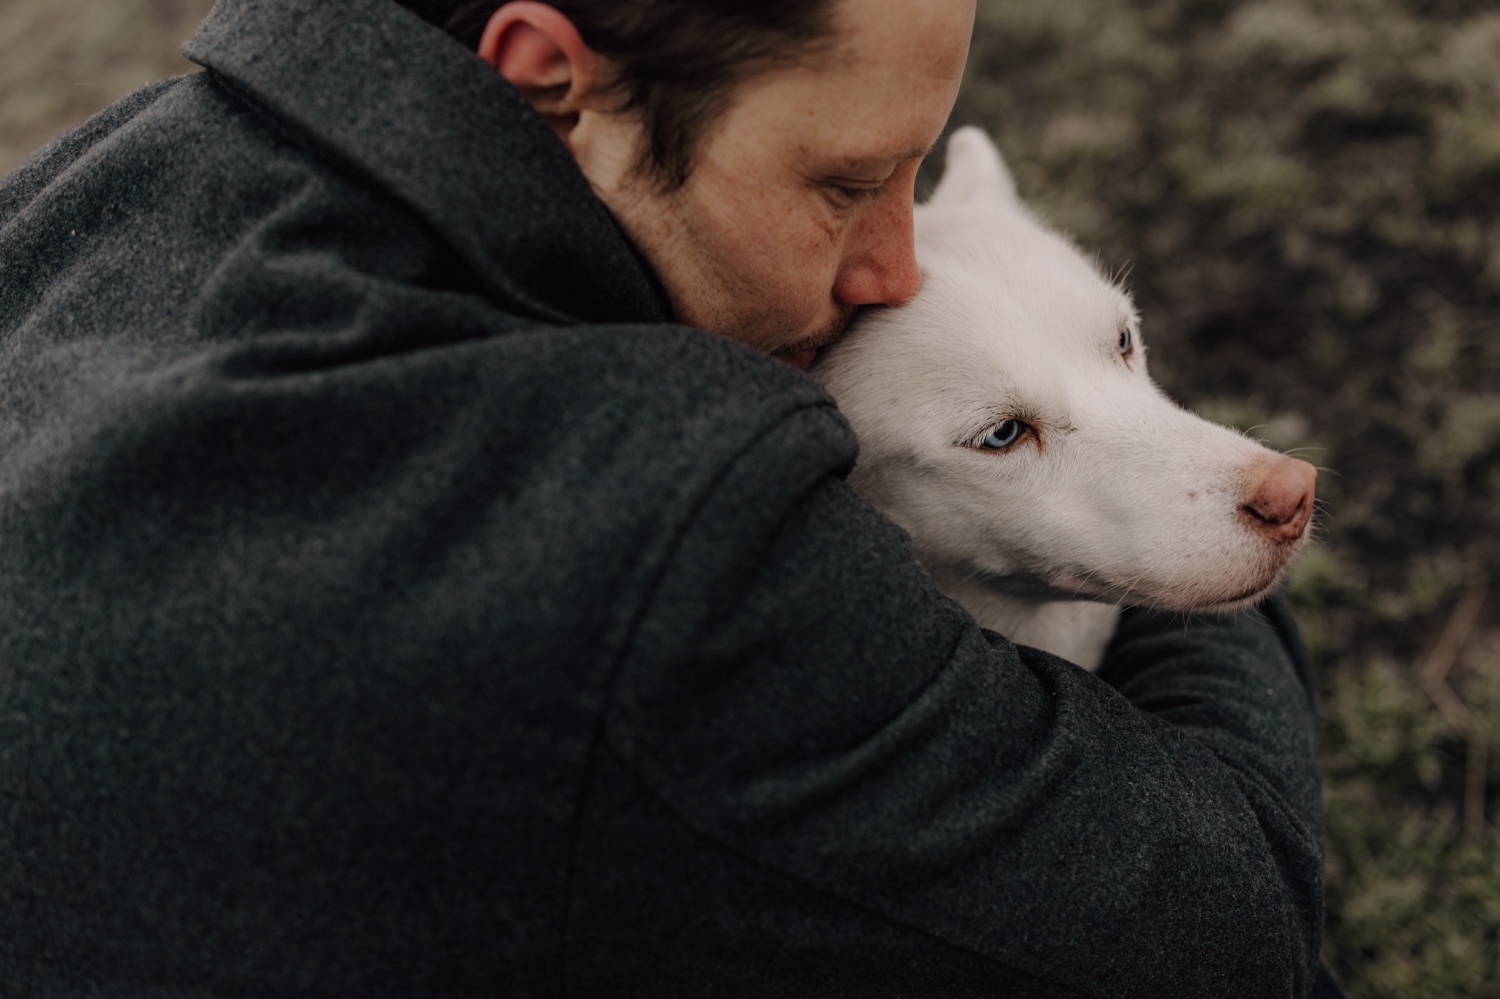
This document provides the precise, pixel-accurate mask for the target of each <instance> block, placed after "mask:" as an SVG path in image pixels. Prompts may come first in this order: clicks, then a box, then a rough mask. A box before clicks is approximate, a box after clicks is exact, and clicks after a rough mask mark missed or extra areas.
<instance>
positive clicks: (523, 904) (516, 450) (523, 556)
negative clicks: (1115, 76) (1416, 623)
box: [0, 0, 1322, 999]
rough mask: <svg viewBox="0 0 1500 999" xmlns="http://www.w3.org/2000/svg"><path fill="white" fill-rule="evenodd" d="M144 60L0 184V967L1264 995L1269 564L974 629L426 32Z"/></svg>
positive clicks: (245, 14) (286, 34)
mask: <svg viewBox="0 0 1500 999" xmlns="http://www.w3.org/2000/svg"><path fill="white" fill-rule="evenodd" d="M187 51H188V52H189V53H190V54H191V56H192V57H193V58H194V59H195V60H197V61H198V62H200V63H202V64H203V65H205V66H207V67H208V72H206V73H201V74H197V75H193V76H189V77H184V78H180V79H176V80H169V81H166V82H164V83H160V84H156V85H152V86H149V87H147V88H145V89H144V90H142V91H140V92H138V93H136V94H135V95H133V96H131V97H129V98H127V99H125V100H124V101H122V102H121V103H119V104H117V105H116V106H114V107H112V108H111V109H109V110H108V111H106V112H104V113H103V114H102V115H100V116H99V117H97V118H95V119H94V120H93V121H91V122H89V123H88V124H87V125H85V126H83V127H82V128H81V129H79V130H78V131H76V132H73V133H72V134H70V135H68V136H66V137H64V138H63V139H62V140H60V141H59V142H57V143H55V144H53V145H51V146H49V147H48V148H46V149H44V150H43V151H42V152H40V153H39V154H38V155H37V156H36V157H35V158H33V159H32V160H31V161H30V162H28V163H27V164H26V165H24V166H23V167H21V168H20V169H19V170H18V171H17V172H16V173H14V174H12V175H11V176H10V177H9V178H7V179H6V180H5V181H4V184H3V186H0V994H3V995H4V996H7V997H33V996H36V997H41V996H47V997H84V996H91V997H92V996H109V997H115V996H118V997H141V999H144V997H148V996H149V997H161V999H166V997H171V999H179V997H194V999H201V997H240V996H243V997H261V996H265V997H273V996H274V997H293V996H297V997H304V996H306V997H312V996H357V997H384V996H392V997H394V996H400V997H435V996H563V995H568V996H650V997H669V996H754V997H815V996H851V997H878V996H937V997H958V996H1096V997H1104V996H1122V997H1123V996H1132V997H1142V999H1166V997H1171V999H1187V997H1232V999H1250V997H1261V996H1264V997H1287V996H1304V995H1307V994H1308V992H1309V990H1310V989H1312V987H1313V986H1312V978H1313V975H1314V969H1315V967H1316V955H1317V953H1318V947H1319V932H1320V923H1321V918H1322V911H1321V896H1322V884H1321V866H1322V853H1321V829H1320V821H1321V820H1320V812H1319V807H1320V806H1319V787H1318V779H1317V765H1316V745H1315V712H1314V706H1313V695H1312V692H1311V687H1310V681H1309V678H1308V673H1307V669H1306V665H1305V663H1304V661H1303V658H1302V657H1301V655H1300V653H1299V652H1298V651H1297V646H1296V639H1295V631H1294V629H1293V627H1292V626H1291V625H1290V623H1289V621H1288V619H1287V618H1286V617H1285V611H1284V610H1283V609H1282V608H1281V607H1280V605H1277V604H1273V605H1271V606H1270V608H1269V610H1268V611H1267V612H1266V613H1265V614H1259V613H1257V614H1252V615H1247V616H1242V617H1238V618H1232V619H1212V620H1198V621H1195V622H1190V623H1183V622H1181V621H1175V622H1174V621H1170V620H1166V619H1163V618H1155V617H1150V616H1145V615H1135V616H1131V617H1129V618H1127V621H1126V624H1125V626H1124V628H1123V631H1122V633H1121V636H1120V638H1119V639H1118V640H1117V642H1116V644H1115V646H1114V648H1113V651H1112V654H1111V659H1110V662H1109V664H1108V666H1107V668H1106V670H1105V672H1104V673H1103V675H1102V676H1099V677H1095V676H1091V675H1089V674H1086V673H1084V672H1083V671H1081V670H1079V669H1077V668H1075V667H1073V666H1071V665H1069V664H1066V663H1064V662H1062V661H1060V660H1057V659H1054V658H1052V657H1049V656H1047V655H1044V654H1041V653H1038V652H1034V651H1030V650H1027V649H1018V648H1016V647H1014V646H1013V645H1011V644H1010V643H1008V642H1007V641H1005V640H1004V639H1002V638H1000V637H998V636H996V635H994V634H992V633H988V632H984V631H981V630H980V629H979V628H977V627H975V625H974V624H973V622H972V621H971V620H970V619H969V618H968V617H967V616H966V615H965V614H964V612H963V611H962V610H961V609H959V608H958V607H957V606H955V605H954V604H953V603H951V602H949V601H948V600H947V599H945V598H944V597H943V596H942V594H941V593H939V592H938V591H937V590H936V589H935V588H934V586H933V583H932V581H931V580H930V579H929V578H928V576H927V575H925V574H924V573H923V571H922V570H921V569H920V568H919V567H918V566H917V564H916V563H915V562H914V561H913V560H912V556H911V554H910V551H909V548H908V544H907V539H906V538H905V537H904V535H903V534H902V532H901V531H900V530H898V529H897V528H895V527H893V526H892V525H891V524H889V523H888V522H886V521H884V520H883V519H882V518H881V517H880V516H878V515H877V514H876V513H874V512H873V511H872V510H871V509H870V508H869V507H868V506H867V505H866V504H865V503H863V502H862V501H861V500H860V499H859V498H858V497H857V496H855V495H854V494H853V493H852V492H851V491H850V490H849V488H848V487H847V486H846V485H845V484H844V482H843V481H842V479H841V474H842V473H843V472H844V471H845V470H847V469H848V468H849V467H850V465H851V463H852V462H853V461H854V460H855V442H854V440H853V439H852V437H851V435H850V432H849V429H848V427H847V426H846V425H845V423H844V422H843V420H842V419H841V418H840V416H839V414H838V412H837V411H836V410H835V409H834V407H833V406H832V405H831V404H830V402H829V400H828V399H827V398H826V397H825V395H824V394H823V393H822V391H821V390H820V389H819V388H818V387H817V386H816V385H815V384H814V383H813V382H812V381H811V380H810V379H808V378H807V377H805V376H804V375H803V374H801V373H800V372H797V371H795V370H793V369H791V368H789V367H787V366H785V365H783V364H780V363H777V362H775V361H772V360H769V359H767V358H764V357H762V356H759V355H757V354H755V353H753V352H752V351H750V350H748V349H745V348H743V347H741V346H739V345H737V344H735V343H732V342H730V341H728V340H726V339H723V338H720V337H716V336H713V335H709V334H706V333H701V332H697V331H693V330H688V329H683V328H681V327H678V326H674V325H671V324H670V323H669V322H668V318H669V317H668V313H667V307H666V305H665V303H664V302H663V300H662V297H661V295H660V292H659V290H658V288H657V286H656V284H655V282H654V279H653V278H652V276H651V275H650V274H649V272H648V271H647V270H646V269H645V267H644V266H643V264H642V262H641V260H640V259H638V258H637V256H636V255H635V254H634V252H633V251H632V249H631V248H630V246H629V245H628V244H627V242H626V241H625V239H624V238H623V237H622V235H621V233H620V232H619V230H618V229H617V228H616V227H615V226H614V224H613V222H612V220H611V219H610V217H609V215H608V214H607V212H606V211H605V210H604V209H603V207H602V206H601V205H600V204H599V203H598V202H597V201H596V200H595V199H594V197H593V196H592V194H591V192H590V190H589V188H588V186H587V184H586V183H585V181H584V180H583V179H582V177H581V176H580V174H579V173H578V171H577V169H576V168H575V167H574V165H573V163H572V161H571V159H570V158H569V157H568V155H567V153H566V150H564V149H563V148H562V146H561V144H560V143H558V142H557V140H556V139H555V137H554V136H553V135H552V133H551V132H550V131H549V130H548V129H547V128H546V126H545V125H544V124H542V123H541V121H540V120H539V119H537V118H535V117H534V116H533V115H532V113H531V112H530V111H529V109H528V108H527V107H526V106H525V104H524V103H523V102H522V101H521V100H520V99H519V98H518V96H517V95H516V93H515V92H514V91H513V90H511V89H510V88H509V87H508V85H506V84H505V83H504V82H503V81H502V80H501V79H500V78H499V77H498V76H497V75H496V74H495V73H494V72H493V71H492V70H490V69H489V68H488V67H486V66H485V65H484V64H482V63H481V62H480V61H479V60H478V59H477V58H475V57H474V56H473V55H472V54H470V53H468V52H466V51H464V50H463V49H462V48H461V47H460V46H459V45H458V44H456V43H455V42H453V41H451V40H450V39H448V38H447V37H446V36H444V35H443V34H441V33H440V32H438V31H437V30H436V29H433V28H431V27H429V26H427V25H426V24H424V23H422V22H421V21H419V20H417V19H416V18H414V17H413V16H412V15H411V14H409V13H408V12H406V11H405V10H403V9H401V8H399V7H397V6H396V5H395V4H392V3H389V2H388V0H340V2H339V3H338V4H331V3H327V2H325V0H224V2H222V3H221V4H220V6H219V8H218V9H217V10H216V11H215V13H214V14H213V15H212V16H211V17H210V19H209V20H208V21H207V22H206V23H205V25H204V27H203V28H202V29H201V31H200V32H199V34H198V35H197V36H196V37H195V38H194V39H193V41H192V42H191V43H190V44H189V46H188V49H187Z"/></svg>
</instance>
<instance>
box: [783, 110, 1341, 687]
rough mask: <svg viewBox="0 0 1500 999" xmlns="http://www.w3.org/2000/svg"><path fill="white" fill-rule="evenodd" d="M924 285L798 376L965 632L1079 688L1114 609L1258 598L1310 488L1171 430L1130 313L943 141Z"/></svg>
mask: <svg viewBox="0 0 1500 999" xmlns="http://www.w3.org/2000/svg"><path fill="white" fill-rule="evenodd" d="M916 230H917V258H918V261H919V263H920V264H921V267H922V271H923V275H924V280H923V287H922V291H921V293H920V294H919V295H918V296H917V297H916V299H914V300H913V301H912V302H911V303H910V304H909V305H906V306H903V307H901V308H898V309H888V310H882V311H880V312H876V313H873V314H872V315H871V316H870V317H869V318H868V319H866V320H864V321H863V322H862V323H861V324H860V325H859V326H858V327H857V328H856V329H855V330H854V331H852V332H851V333H850V334H849V335H848V336H847V337H845V338H844V339H843V340H842V341H840V342H839V343H838V344H837V345H836V346H834V347H832V348H830V349H829V350H826V351H824V353H823V356H821V357H820V358H819V359H818V361H817V363H816V365H815V366H814V367H813V368H812V369H811V371H812V374H813V375H814V376H816V377H817V378H819V379H820V380H821V381H822V382H823V383H824V384H825V385H826V386H827V387H828V389H829V391H830V392H832V394H833V396H834V397H835V398H836V399H837V400H838V403H839V407H840V409H842V410H843V412H844V414H845V415H846V416H847V417H848V419H849V421H850V422H851V423H852V424H853V426H854V430H855V433H856V434H857V435H858V436H859V441H860V459H859V464H858V467H856V468H855V470H854V472H853V474H852V475H851V477H850V482H851V483H852V484H853V485H854V487H855V488H856V489H858V490H859V491H860V492H862V493H863V494H864V495H865V496H866V497H867V498H868V499H869V500H870V501H871V502H872V503H874V504H875V505H876V506H877V507H878V508H880V509H881V510H882V511H883V512H884V513H885V514H886V515H887V516H889V517H890V518H891V519H893V520H894V521H896V523H898V524H900V525H901V526H902V527H904V528H905V529H906V530H907V531H908V532H909V533H910V534H911V536H912V541H913V545H914V547H915V551H916V554H917V557H918V558H919V559H920V560H921V561H922V562H923V564H925V565H926V566H927V568H928V569H929V570H930V571H931V572H932V573H933V574H934V576H935V577H936V578H937V580H938V582H939V584H940V585H941V586H942V587H943V588H944V590H946V591H947V593H948V594H949V595H950V596H952V597H953V598H954V599H956V600H958V601H959V602H960V603H962V604H963V605H964V606H965V607H966V608H967V609H968V610H969V612H970V613H971V614H973V615H974V617H975V619H976V620H977V621H978V622H979V623H980V624H981V625H983V626H985V627H987V628H991V629H993V630H995V631H998V632H1000V633H1001V634H1003V635H1005V636H1006V637H1008V638H1010V639H1011V640H1012V641H1015V642H1018V643H1021V644H1025V645H1032V646H1036V647H1039V648H1042V649H1046V650H1047V651H1049V652H1054V653H1056V654H1058V655H1061V656H1063V657H1065V658H1068V659H1071V660H1072V661H1074V662H1076V663H1078V664H1080V665H1082V666H1084V667H1085V668H1089V669H1093V668H1097V666H1098V664H1099V660H1100V658H1101V656H1102V655H1103V652H1104V647H1105V645H1106V644H1107V643H1108V641H1109V637H1110V635H1111V634H1112V632H1113V630H1114V625H1115V618H1116V614H1117V612H1118V605H1119V604H1122V603H1128V604H1138V605H1149V606H1154V607H1161V608H1168V609H1173V610H1197V611H1223V610H1230V609H1234V608H1239V607H1244V606H1247V605H1249V604H1251V603H1254V602H1255V601H1256V600H1257V599H1258V598H1260V597H1261V596H1263V595H1265V594H1266V593H1267V592H1268V591H1269V590H1270V589H1271V588H1272V587H1274V586H1275V585H1276V583H1277V582H1278V580H1279V579H1280V578H1281V576H1282V573H1283V570H1284V569H1285V568H1286V566H1287V563H1288V562H1289V560H1290V559H1291V557H1292V555H1293V554H1294V553H1295V552H1296V551H1297V549H1298V548H1299V547H1300V545H1301V544H1302V541H1303V539H1304V535H1305V532H1306V528H1307V524H1308V520H1309V518H1310V516H1311V514H1312V507H1313V487H1314V484H1315V482H1316V479H1317V472H1316V471H1315V470H1314V469H1313V467H1312V466H1311V465H1309V464H1307V463H1306V462H1303V461H1298V460H1297V459H1295V458H1289V457H1287V456H1285V455H1282V454H1278V453H1276V452H1274V451H1270V450H1267V449H1266V448H1264V447H1261V446H1260V445H1259V444H1256V443H1254V442H1253V441H1250V440H1248V439H1246V438H1245V437H1244V436H1242V435H1240V434H1238V433H1236V432H1234V431H1231V430H1228V429H1226V428H1224V427H1220V426H1217V425H1215V424H1212V423H1209V422H1208V421H1206V420H1203V419H1201V418H1199V417H1197V416H1194V415H1193V414H1191V413H1188V412H1187V411H1185V410H1183V409H1181V408H1179V407H1178V406H1176V405H1175V404H1174V403H1172V402H1171V401H1170V400H1168V399H1167V397H1166V396H1165V395H1163V394H1162V392H1161V390H1160V389H1158V388H1157V387H1156V385H1155V384H1153V383H1152V381H1151V379H1150V378H1149V377H1148V376H1147V374H1146V352H1145V348H1144V346H1143V344H1142V343H1141V334H1140V320H1139V317H1138V316H1137V314H1136V310H1135V307H1134V304H1133V303H1132V301H1131V298H1130V296H1129V295H1128V294H1126V292H1125V291H1124V290H1122V289H1121V288H1120V287H1119V286H1118V285H1116V284H1114V283H1113V282H1111V281H1110V280H1108V279H1106V278H1105V277H1104V276H1103V275H1102V274H1101V273H1100V272H1099V269H1098V268H1097V267H1096V266H1094V265H1093V264H1092V263H1090V261H1088V260H1087V259H1085V258H1084V256H1083V255H1082V254H1081V253H1080V252H1079V251H1078V249H1077V248H1076V247H1075V246H1073V244H1072V243H1070V242H1069V241H1068V240H1067V239H1065V238H1063V237H1062V236H1060V235H1058V234H1057V233H1056V232H1054V231H1052V230H1050V229H1048V228H1047V227H1046V226H1045V225H1043V224H1042V223H1041V222H1040V221H1039V220H1038V219H1037V218H1036V216H1034V215H1033V214H1032V213H1031V212H1030V211H1028V210H1027V209H1026V207H1025V206H1024V205H1022V204H1021V202H1020V200H1019V199H1018V197H1017V195H1016V189H1015V184H1014V183H1013V181H1012V180H1011V177H1010V173H1009V171H1008V170H1007V169H1006V167H1005V164H1004V162H1003V161H1002V159H1001V157H1000V153H999V150H997V149H996V148H995V146H994V145H993V144H992V143H991V142H990V141H989V139H988V138H986V136H985V135H984V133H982V132H980V131H979V130H978V129H974V128H965V129H961V130H959V131H957V132H955V133H954V135H953V137H952V139H951V140H950V141H949V144H948V167H947V170H946V172H945V174H944V176H943V179H942V182H941V183H940V184H939V185H938V188H937V191H936V193H934V194H933V196H932V199H931V200H930V201H929V202H928V203H927V204H926V205H923V206H920V207H919V208H918V209H917V221H916Z"/></svg>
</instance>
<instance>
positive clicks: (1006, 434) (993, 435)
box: [980, 420, 1026, 451]
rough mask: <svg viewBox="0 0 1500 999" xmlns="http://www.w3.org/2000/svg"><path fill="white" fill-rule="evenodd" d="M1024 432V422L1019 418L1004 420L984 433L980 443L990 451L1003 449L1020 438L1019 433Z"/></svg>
mask: <svg viewBox="0 0 1500 999" xmlns="http://www.w3.org/2000/svg"><path fill="white" fill-rule="evenodd" d="M1025 432H1026V424H1024V423H1022V422H1021V421H1020V420H1006V421H1005V422H1004V423H1002V424H1000V425H999V426H998V427H996V428H995V429H993V430H991V431H990V432H989V433H988V434H986V435H985V438H984V440H982V441H980V444H981V446H983V447H987V448H989V449H990V450H992V451H1003V450H1005V449H1006V448H1008V447H1010V446H1011V445H1012V444H1014V443H1015V442H1016V441H1018V440H1020V439H1021V435H1022V434H1023V433H1025Z"/></svg>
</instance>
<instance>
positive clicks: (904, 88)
mask: <svg viewBox="0 0 1500 999" xmlns="http://www.w3.org/2000/svg"><path fill="white" fill-rule="evenodd" d="M402 2H404V3H406V4H407V5H408V6H410V7H412V8H413V9H414V10H416V11H417V12H418V13H421V14H422V15H423V16H425V17H427V18H428V19H429V20H432V21H434V22H436V23H440V24H443V25H445V26H447V27H448V28H449V30H450V31H452V32H453V33H454V34H455V35H457V36H458V37H459V38H460V39H462V40H465V41H467V42H470V43H472V44H474V45H475V46H476V48H477V50H478V52H479V54H480V56H481V57H482V58H484V59H485V60H486V61H488V62H490V63H491V64H492V65H494V66H495V67H496V69H497V70H498V71H499V72H500V73H501V74H503V75H504V76H505V77H506V79H508V80H509V81H510V82H511V83H512V84H514V85H515V86H516V87H517V89H518V90H519V91H520V92H521V93H522V94H523V95H524V96H525V97H526V99H527V100H528V101H529V102H530V103H531V105H532V106H533V107H534V108H535V109H536V111H537V112H538V113H539V114H540V115H541V116H542V117H543V119H544V120H546V121H547V122H548V123H549V124H550V125H551V126H552V128H553V129H554V130H555V131H556V132H557V134H558V135H559V137H560V138H561V139H562V140H563V142H564V143H565V144H566V145H567V147H568V149H569V151H570V152H571V153H572V155H573V157H574V159H575V160H576V161H577V162H578V165H579V168H580V169H581V170H582V171H583V173H584V176H585V177H587V178H588V180H589V182H590V184H591V185H592V186H593V188H594V190H595V192H596V193H597V194H598V195H599V197H600V198H601V199H602V200H603V201H604V202H605V204H606V205H607V206H608V207H609V209H610V210H611V212H613V214H614V215H615V218H616V219H617V220H618V221H619V222H620V224H621V226H622V227H623V228H624V229H625V231H626V232H627V233H628V234H629V235H630V236H631V238H632V239H633V240H634V241H635V242H636V243H637V245H638V246H639V247H640V248H641V250H642V252H644V253H645V255H646V257H647V258H648V259H649V260H650V261H651V263H652V265H653V266H654V267H655V269H656V271H657V274H658V275H659V276H660V278H661V280H662V283H663V285H664V286H665V288H666V290H667V293H668V295H669V296H670V298H671V300H672V304H673V307H674V309H675V311H676V313H677V317H678V318H679V319H680V320H681V321H683V322H686V323H690V324H692V325H695V326H700V327H703V328H706V329H711V330H715V331H718V332H721V333H724V334H727V335H729V336H732V337H734V338H736V339H739V340H742V341H744V342H746V343H748V344H750V345H751V346H754V347H757V348H759V349H762V350H765V351H767V352H770V353H775V354H778V355H780V356H782V357H785V358H787V359H788V360H791V361H793V363H797V364H799V365H805V364H806V363H808V362H810V360H811V358H812V350H813V349H814V348H816V347H818V346H821V345H823V344H825V343H828V342H830V341H831V340H833V339H834V338H836V337H837V336H838V334H839V333H841V332H842V331H843V329H844V328H845V327H846V326H847V325H848V322H849V320H850V319H851V318H852V317H853V314H854V312H855V310H856V309H858V308H859V307H861V306H870V305H894V304H899V303H901V302H904V301H906V300H907V299H908V298H910V297H911V296H912V295H913V294H915V293H916V291H917V288H918V286H919V284H920V275H919V273H918V271H917V267H916V261H915V258H914V256H913V249H912V229H911V226H912V222H911V211H912V200H913V195H912V188H913V184H914V182H915V178H916V171H917V166H918V165H919V163H920V161H921V158H922V156H923V154H925V152H926V151H927V149H928V148H930V147H931V145H932V143H933V142H935V141H936V139H937V137H938V135H939V133H940V132H941V130H942V127H943V124H944V123H945V121H946V119H947V116H948V113H949V111H950V110H951V108H952V106H953V101H954V99H955V98H956V96H957V92H958V84H959V79H960V77H961V75H962V72H963V65H964V61H965V58H966V56H967V52H968V40H969V34H970V31H971V29H972V25H973V17H974V0H764V2H762V3H758V4H741V3H739V2H737V0H635V2H632V3H621V2H619V0H557V2H555V3H551V4H541V3H536V2H532V0H517V2H512V3H505V4H497V3H496V2H495V0H402ZM476 36H477V37H476Z"/></svg>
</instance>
